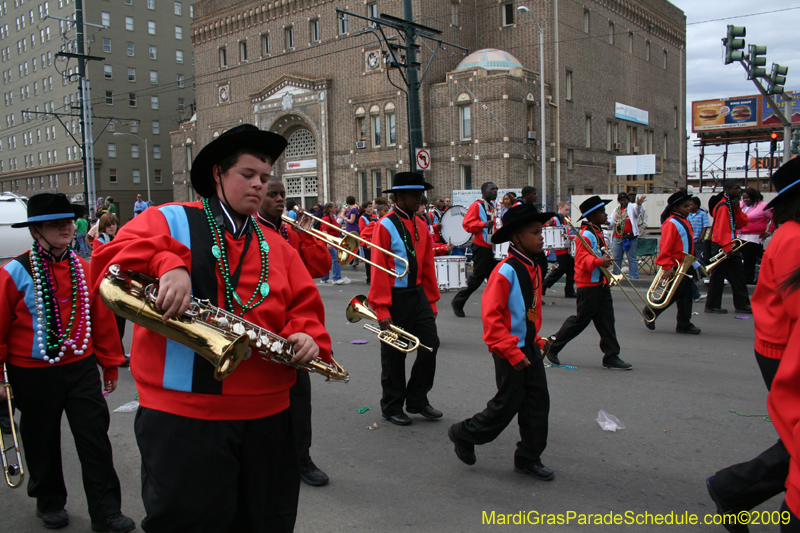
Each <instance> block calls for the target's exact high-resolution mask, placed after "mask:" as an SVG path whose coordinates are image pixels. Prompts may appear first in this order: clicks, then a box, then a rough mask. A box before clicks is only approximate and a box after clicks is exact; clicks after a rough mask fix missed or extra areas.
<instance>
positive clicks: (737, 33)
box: [725, 24, 747, 65]
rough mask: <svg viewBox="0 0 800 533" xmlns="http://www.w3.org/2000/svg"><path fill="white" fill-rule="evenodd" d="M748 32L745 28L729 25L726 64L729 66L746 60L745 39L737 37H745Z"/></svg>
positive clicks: (726, 42) (726, 40) (726, 41)
mask: <svg viewBox="0 0 800 533" xmlns="http://www.w3.org/2000/svg"><path fill="white" fill-rule="evenodd" d="M746 34H747V30H746V29H745V27H744V26H733V25H731V24H728V37H727V38H726V39H725V64H726V65H729V64H731V63H733V62H734V61H741V60H742V59H744V51H743V50H742V49H743V48H744V39H738V38H737V37H744V36H745V35H746Z"/></svg>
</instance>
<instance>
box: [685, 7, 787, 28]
mask: <svg viewBox="0 0 800 533" xmlns="http://www.w3.org/2000/svg"><path fill="white" fill-rule="evenodd" d="M795 9H800V6H796V7H786V8H783V9H775V10H774V11H762V12H760V13H750V14H749V15H735V16H733V17H724V18H721V19H710V20H699V21H697V22H687V23H686V25H687V26H694V25H695V24H706V23H708V22H719V21H721V20H731V19H741V18H747V17H756V16H758V15H769V14H770V13H780V12H781V11H792V10H795Z"/></svg>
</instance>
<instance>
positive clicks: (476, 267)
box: [453, 244, 497, 309]
mask: <svg viewBox="0 0 800 533" xmlns="http://www.w3.org/2000/svg"><path fill="white" fill-rule="evenodd" d="M496 266H497V260H496V259H495V258H494V251H493V250H492V249H491V248H486V247H484V246H478V245H477V244H473V245H472V274H470V276H469V279H467V286H466V287H464V288H463V289H461V290H460V291H458V293H457V294H456V295H455V296H454V297H453V307H455V308H457V309H463V308H464V304H465V303H467V300H468V299H469V297H470V295H471V294H472V293H473V292H475V291H477V290H478V288H479V287H480V286H481V285H482V284H483V280H485V279H489V274H491V273H492V270H494V267H496Z"/></svg>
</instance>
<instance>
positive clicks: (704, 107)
mask: <svg viewBox="0 0 800 533" xmlns="http://www.w3.org/2000/svg"><path fill="white" fill-rule="evenodd" d="M787 94H789V95H792V94H794V93H793V92H791V91H789V92H788V93H787ZM798 96H800V93H798ZM772 98H773V99H774V100H775V103H776V104H778V106H779V107H780V109H781V111H782V112H783V114H784V115H786V116H787V117H788V116H791V121H792V124H796V125H800V98H795V99H794V100H787V99H786V97H785V96H784V95H775V96H773V97H772ZM782 127H783V125H782V124H781V121H780V119H779V118H778V117H777V115H776V114H775V110H774V109H772V106H770V105H769V103H768V102H767V99H766V98H764V97H763V96H761V95H752V96H738V97H736V98H720V99H717V100H700V101H698V102H692V132H694V133H705V132H711V131H736V130H740V129H769V128H782Z"/></svg>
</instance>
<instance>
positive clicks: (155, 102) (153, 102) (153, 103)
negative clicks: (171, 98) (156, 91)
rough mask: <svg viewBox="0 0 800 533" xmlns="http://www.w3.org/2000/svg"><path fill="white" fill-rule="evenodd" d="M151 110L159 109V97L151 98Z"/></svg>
mask: <svg viewBox="0 0 800 533" xmlns="http://www.w3.org/2000/svg"><path fill="white" fill-rule="evenodd" d="M150 109H158V96H151V97H150Z"/></svg>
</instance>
